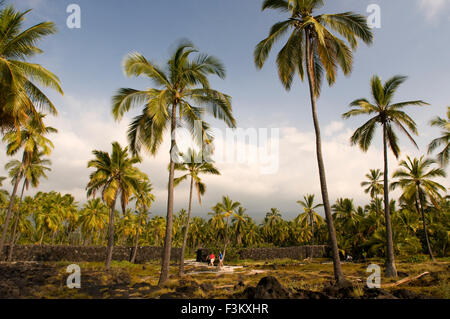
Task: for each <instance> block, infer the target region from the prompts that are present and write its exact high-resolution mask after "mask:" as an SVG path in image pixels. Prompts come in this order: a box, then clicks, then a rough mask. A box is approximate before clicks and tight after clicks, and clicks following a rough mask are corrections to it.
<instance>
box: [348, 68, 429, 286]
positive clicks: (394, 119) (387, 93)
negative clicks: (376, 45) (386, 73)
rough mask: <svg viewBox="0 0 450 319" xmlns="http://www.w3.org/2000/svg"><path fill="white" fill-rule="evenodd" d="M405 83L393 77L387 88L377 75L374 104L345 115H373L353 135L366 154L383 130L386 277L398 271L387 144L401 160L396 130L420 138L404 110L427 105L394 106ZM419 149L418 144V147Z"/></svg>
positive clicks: (358, 105) (359, 104) (357, 104)
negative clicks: (411, 106)
mask: <svg viewBox="0 0 450 319" xmlns="http://www.w3.org/2000/svg"><path fill="white" fill-rule="evenodd" d="M405 81H406V77H405V76H399V75H397V76H394V77H392V78H391V79H389V80H387V81H386V82H385V83H384V85H383V84H382V83H381V79H380V77H378V76H376V75H375V76H373V77H372V79H371V82H370V86H371V90H372V97H373V100H374V101H373V103H370V102H369V101H368V100H367V99H364V98H362V99H358V100H355V101H353V102H352V103H351V104H350V107H353V109H352V110H350V111H349V112H347V113H345V114H343V117H344V118H346V119H348V118H350V117H353V116H357V115H368V116H373V117H372V118H371V119H370V120H369V121H367V122H366V123H365V124H364V125H362V126H361V127H360V128H358V129H357V130H356V131H355V133H354V134H353V135H352V137H351V139H350V141H351V144H352V145H356V144H358V145H359V147H360V148H361V149H362V150H363V151H364V152H366V151H367V150H368V149H369V147H370V145H371V144H372V141H373V136H374V133H375V129H376V127H377V125H378V124H379V125H381V127H382V129H383V154H384V186H383V188H384V190H383V193H384V215H385V219H386V245H387V247H386V255H387V256H386V257H387V258H386V275H387V276H388V277H397V269H396V267H395V257H394V244H393V241H392V225H391V214H390V211H389V175H388V168H389V166H388V145H389V147H390V148H391V150H392V152H393V153H394V155H395V157H396V158H398V156H399V154H400V148H399V146H398V138H397V135H396V134H395V132H394V127H397V128H398V129H399V130H400V131H402V132H403V133H405V134H406V136H407V137H408V138H409V139H410V140H411V142H412V143H413V144H414V145H416V142H415V141H414V139H413V138H412V136H411V134H410V133H409V132H408V130H409V131H411V132H412V133H414V134H416V135H417V127H416V123H415V122H414V120H413V119H412V118H411V117H409V115H408V114H406V113H405V112H404V111H402V109H403V108H404V107H406V106H410V105H415V106H421V105H427V103H425V102H424V101H420V100H416V101H406V102H399V103H393V98H394V95H395V93H396V91H397V89H398V88H399V86H400V85H401V84H402V83H403V82H405ZM416 146H417V145H416Z"/></svg>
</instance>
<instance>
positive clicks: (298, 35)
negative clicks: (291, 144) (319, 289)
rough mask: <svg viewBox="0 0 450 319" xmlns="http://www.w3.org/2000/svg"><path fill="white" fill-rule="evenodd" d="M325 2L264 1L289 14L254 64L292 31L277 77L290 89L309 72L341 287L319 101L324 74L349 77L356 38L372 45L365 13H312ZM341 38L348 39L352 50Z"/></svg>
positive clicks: (259, 63)
mask: <svg viewBox="0 0 450 319" xmlns="http://www.w3.org/2000/svg"><path fill="white" fill-rule="evenodd" d="M323 4H324V1H323V0H289V1H287V0H265V1H264V2H263V5H262V10H265V9H274V10H278V11H282V12H288V14H289V18H288V19H287V20H284V21H281V22H278V23H276V24H275V25H273V26H272V29H271V30H270V33H269V36H268V37H267V38H266V39H264V40H262V41H261V42H260V43H259V44H258V45H257V46H256V48H255V52H254V59H255V64H256V66H257V67H258V68H262V67H263V65H264V62H265V61H266V60H267V57H268V55H269V52H270V50H271V49H272V46H273V44H274V43H275V42H276V41H278V40H280V39H281V38H282V37H283V36H284V35H285V34H286V33H287V32H288V31H289V32H291V31H292V32H291V34H290V36H289V39H288V40H287V42H286V44H285V45H284V47H283V48H282V49H281V51H280V52H279V53H278V57H277V66H278V75H279V78H280V80H281V82H282V84H283V85H284V87H285V88H286V90H290V88H291V85H292V81H293V79H294V76H295V74H296V73H298V75H299V76H300V78H301V80H303V79H304V71H305V69H306V73H307V77H308V84H309V91H310V99H311V108H312V116H313V123H314V129H315V134H316V152H317V163H318V167H319V177H320V186H321V193H322V200H323V204H324V209H325V215H326V220H327V225H328V231H329V233H330V241H331V243H330V244H331V249H332V254H333V264H334V273H335V274H334V275H335V279H336V283H337V284H338V285H339V284H341V283H342V284H344V283H345V278H344V274H343V272H342V268H341V265H340V260H339V251H338V246H337V241H336V231H335V228H334V225H333V220H332V218H331V207H330V202H329V199H328V188H327V182H326V175H325V165H324V162H323V156H322V142H321V135H320V126H319V119H318V115H317V107H316V100H317V98H318V97H319V95H320V89H321V84H322V78H323V73H324V72H325V73H326V77H327V80H328V84H329V85H332V84H333V83H334V82H335V81H336V73H337V70H338V67H340V68H341V69H342V71H343V72H344V74H346V75H348V74H350V73H351V71H352V64H353V53H352V50H355V49H356V48H357V46H358V40H362V41H364V42H365V43H367V44H370V43H371V42H372V38H373V35H372V32H371V30H370V28H369V26H368V25H367V20H366V18H365V17H364V16H362V15H359V14H355V13H353V12H345V13H338V14H319V15H314V12H315V11H316V10H317V9H319V8H320V7H322V6H323ZM339 36H341V37H343V38H345V40H346V41H347V42H348V43H349V45H350V47H351V49H350V48H349V47H348V45H347V44H346V42H345V41H344V40H341V39H340V38H339Z"/></svg>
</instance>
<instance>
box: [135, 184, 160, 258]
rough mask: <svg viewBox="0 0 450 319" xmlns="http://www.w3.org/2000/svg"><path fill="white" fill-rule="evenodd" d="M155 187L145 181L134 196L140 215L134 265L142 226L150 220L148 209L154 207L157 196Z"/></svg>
mask: <svg viewBox="0 0 450 319" xmlns="http://www.w3.org/2000/svg"><path fill="white" fill-rule="evenodd" d="M152 191H153V187H152V184H151V183H150V181H149V180H148V179H147V180H143V181H141V182H140V183H139V187H138V189H137V192H136V194H135V195H134V199H135V200H136V211H137V213H138V218H137V229H136V237H135V241H134V250H133V255H132V256H131V260H130V262H131V263H134V262H135V260H136V254H137V249H138V245H139V236H140V234H141V231H142V227H141V226H142V225H145V223H146V222H147V218H148V209H149V208H150V207H151V206H152V204H153V202H154V201H155V196H154V195H153V194H152Z"/></svg>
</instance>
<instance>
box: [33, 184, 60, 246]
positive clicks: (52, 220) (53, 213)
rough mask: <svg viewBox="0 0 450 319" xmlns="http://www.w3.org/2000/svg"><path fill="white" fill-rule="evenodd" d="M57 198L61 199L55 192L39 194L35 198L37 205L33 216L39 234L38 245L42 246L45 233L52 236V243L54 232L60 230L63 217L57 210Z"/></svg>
mask: <svg viewBox="0 0 450 319" xmlns="http://www.w3.org/2000/svg"><path fill="white" fill-rule="evenodd" d="M58 197H61V194H60V193H56V192H50V193H42V192H39V193H37V194H36V196H35V201H36V202H37V203H38V205H36V207H35V211H34V212H33V215H34V218H35V224H36V229H37V231H38V232H40V234H41V237H40V239H39V245H42V243H43V240H44V236H45V233H46V232H50V233H51V234H52V243H53V242H54V238H55V234H56V232H57V231H58V229H60V228H61V225H62V218H63V215H61V214H60V212H59V211H58V209H57V201H58Z"/></svg>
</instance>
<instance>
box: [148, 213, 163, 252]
mask: <svg viewBox="0 0 450 319" xmlns="http://www.w3.org/2000/svg"><path fill="white" fill-rule="evenodd" d="M147 227H148V232H147V233H148V234H149V235H150V236H152V237H151V238H149V239H150V241H151V242H152V243H153V244H154V245H155V246H161V244H162V243H163V242H162V241H161V240H162V239H163V237H164V234H165V232H166V220H165V219H164V218H163V217H161V216H154V217H153V218H152V219H150V221H149V223H148V225H147Z"/></svg>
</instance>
